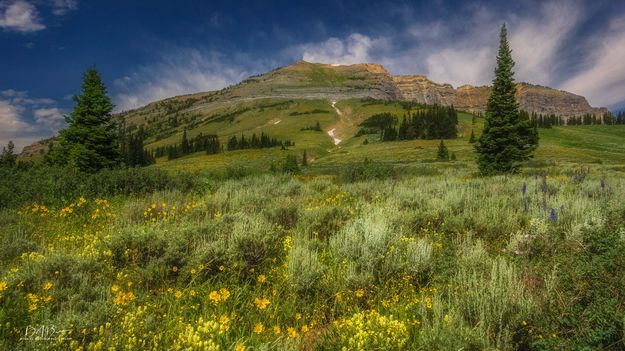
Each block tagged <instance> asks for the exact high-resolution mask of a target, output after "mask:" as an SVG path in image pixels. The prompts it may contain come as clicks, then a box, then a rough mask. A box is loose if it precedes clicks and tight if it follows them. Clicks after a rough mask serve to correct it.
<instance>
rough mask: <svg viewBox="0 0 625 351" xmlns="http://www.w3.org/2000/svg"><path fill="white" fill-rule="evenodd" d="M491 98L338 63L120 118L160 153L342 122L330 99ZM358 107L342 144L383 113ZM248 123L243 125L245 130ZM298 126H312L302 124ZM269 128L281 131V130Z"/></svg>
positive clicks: (345, 125)
mask: <svg viewBox="0 0 625 351" xmlns="http://www.w3.org/2000/svg"><path fill="white" fill-rule="evenodd" d="M489 94H490V88H489V87H488V86H481V87H474V86H471V85H463V86H460V87H458V88H454V87H453V86H452V85H450V84H444V83H443V84H441V83H436V82H433V81H431V80H429V79H428V78H427V77H425V76H420V75H410V76H393V75H391V74H390V73H389V72H388V71H387V70H386V69H385V68H384V67H383V66H382V65H379V64H354V65H332V64H319V63H310V62H306V61H299V62H296V63H294V64H292V65H289V66H286V67H280V68H277V69H274V70H272V71H270V72H267V73H264V74H260V75H257V76H252V77H249V78H247V79H245V80H244V81H242V82H240V83H238V84H235V85H232V86H230V87H227V88H225V89H222V90H219V91H208V92H200V93H196V94H189V95H184V96H177V97H172V98H168V99H165V100H161V101H156V102H153V103H150V104H148V105H146V106H144V107H141V108H138V109H135V110H131V111H125V112H122V113H120V114H118V116H117V117H118V118H120V119H121V120H123V121H124V123H125V126H126V128H130V129H131V130H132V129H135V128H144V130H145V131H146V132H147V135H148V140H146V142H147V143H148V144H149V145H150V147H157V146H164V145H168V143H173V142H177V140H178V139H179V135H180V134H181V133H182V130H183V129H187V130H189V131H190V133H191V134H190V135H194V134H195V133H199V132H202V133H204V134H207V133H208V134H210V133H212V134H218V135H220V136H226V137H227V136H229V135H235V134H237V133H241V132H242V131H252V130H255V129H257V128H260V127H263V128H265V127H264V126H266V125H267V124H271V123H278V122H277V121H278V119H279V118H278V116H282V117H288V116H289V114H290V113H307V114H310V113H311V112H313V111H315V110H320V111H323V112H324V113H321V115H323V116H325V117H323V118H327V119H328V120H330V119H332V118H335V117H336V112H335V111H334V107H333V106H334V105H332V106H330V102H331V101H345V102H346V103H347V101H348V100H349V101H352V102H353V101H354V99H363V98H369V99H371V98H372V99H376V100H381V101H415V102H418V103H423V104H439V105H445V106H449V105H454V106H455V107H456V108H457V109H459V110H466V111H470V112H477V111H481V112H483V111H484V110H485V109H486V103H487V100H488V96H489ZM517 99H518V101H519V103H520V106H521V109H523V110H526V111H528V112H536V113H539V114H555V115H558V116H562V117H565V118H566V117H571V116H580V115H584V114H592V115H596V116H601V115H602V114H603V113H606V112H608V111H607V109H605V108H594V107H592V106H590V104H589V103H588V102H587V101H586V99H585V98H584V97H582V96H578V95H575V94H572V93H569V92H566V91H561V90H556V89H552V88H548V87H542V86H538V85H532V84H528V83H519V84H518V85H517ZM360 105H362V104H360ZM360 105H359V104H352V106H350V107H349V109H354V110H355V112H354V114H353V115H352V114H347V115H344V116H341V117H342V118H341V119H342V121H341V123H339V124H337V125H331V126H332V127H336V128H337V130H336V133H338V135H339V136H340V137H341V138H350V137H351V136H353V133H355V131H356V129H357V128H356V127H355V125H356V124H357V123H359V122H358V121H360V120H362V119H364V118H365V117H366V116H368V115H370V114H371V113H374V112H372V111H377V110H375V109H371V108H364V105H363V106H361V107H363V108H358V106H360ZM346 107H347V106H346ZM306 108H307V109H308V110H306ZM263 111H264V112H263ZM348 112H349V111H348ZM378 112H379V111H378ZM317 115H318V116H316V117H315V118H321V117H322V116H321V115H319V113H317ZM333 116H334V117H333ZM346 116H348V117H346ZM265 117H266V118H265ZM287 119H288V118H286V119H285V118H282V120H287ZM242 121H243V122H244V123H242V124H241V122H242ZM298 123H308V122H306V121H304V120H302V121H301V122H298ZM284 126H285V124H284V123H283V124H282V125H280V127H281V128H285V127H284ZM305 126H306V125H302V126H299V127H305ZM293 128H295V126H293ZM270 129H271V130H273V131H274V132H277V133H279V131H278V129H279V128H278V129H276V128H274V127H272V128H270ZM328 130H329V129H328ZM288 136H292V135H288ZM45 149H46V147H45V146H44V143H36V144H34V145H31V146H30V147H26V148H25V149H24V152H23V155H26V156H29V155H30V156H36V155H38V154H41V153H42V150H44V151H45Z"/></svg>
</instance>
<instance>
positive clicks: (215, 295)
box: [208, 290, 221, 305]
mask: <svg viewBox="0 0 625 351" xmlns="http://www.w3.org/2000/svg"><path fill="white" fill-rule="evenodd" d="M208 298H209V299H210V300H211V302H212V303H213V304H215V305H217V304H219V301H221V295H219V293H218V292H217V291H215V290H213V291H211V292H210V293H209V294H208Z"/></svg>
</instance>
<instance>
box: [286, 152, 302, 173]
mask: <svg viewBox="0 0 625 351" xmlns="http://www.w3.org/2000/svg"><path fill="white" fill-rule="evenodd" d="M282 172H284V173H291V174H295V173H299V172H300V169H299V166H298V165H297V157H295V155H287V156H286V159H285V160H284V163H283V164H282Z"/></svg>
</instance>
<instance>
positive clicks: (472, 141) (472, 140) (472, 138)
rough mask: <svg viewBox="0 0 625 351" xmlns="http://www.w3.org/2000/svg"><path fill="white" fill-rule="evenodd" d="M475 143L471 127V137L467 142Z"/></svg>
mask: <svg viewBox="0 0 625 351" xmlns="http://www.w3.org/2000/svg"><path fill="white" fill-rule="evenodd" d="M474 143H475V133H473V129H471V137H470V138H469V144H474Z"/></svg>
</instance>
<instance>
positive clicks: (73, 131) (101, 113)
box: [49, 67, 120, 172]
mask: <svg viewBox="0 0 625 351" xmlns="http://www.w3.org/2000/svg"><path fill="white" fill-rule="evenodd" d="M74 102H75V103H76V107H75V108H74V110H73V111H72V113H71V114H70V115H69V116H66V117H65V119H66V121H67V123H68V126H67V128H65V129H63V130H61V131H60V133H59V134H60V143H59V145H58V146H56V147H55V148H54V149H53V150H52V152H51V154H50V157H49V160H50V161H51V162H52V163H55V164H59V165H68V166H70V167H72V168H76V169H78V170H81V171H85V172H95V171H98V170H100V169H102V168H110V167H113V166H115V165H117V164H118V162H119V160H120V154H119V150H118V143H117V131H116V129H117V127H116V125H115V123H114V121H113V119H112V116H111V111H112V110H113V104H112V103H111V100H110V99H109V97H108V96H107V95H106V87H105V86H104V84H103V83H102V79H101V78H100V75H99V74H98V72H97V71H96V69H95V67H91V68H89V69H88V70H87V72H85V74H84V75H83V82H82V93H81V94H80V95H77V96H74Z"/></svg>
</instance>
